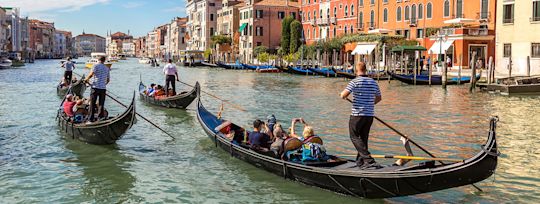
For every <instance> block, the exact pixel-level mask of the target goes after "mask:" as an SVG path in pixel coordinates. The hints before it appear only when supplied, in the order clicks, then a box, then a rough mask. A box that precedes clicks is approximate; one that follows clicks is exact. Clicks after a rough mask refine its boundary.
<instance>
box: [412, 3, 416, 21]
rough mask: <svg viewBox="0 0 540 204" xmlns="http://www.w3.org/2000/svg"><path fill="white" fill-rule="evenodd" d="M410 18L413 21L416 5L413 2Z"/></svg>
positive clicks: (414, 19)
mask: <svg viewBox="0 0 540 204" xmlns="http://www.w3.org/2000/svg"><path fill="white" fill-rule="evenodd" d="M411 18H412V20H413V21H416V5H415V4H413V5H412V6H411Z"/></svg>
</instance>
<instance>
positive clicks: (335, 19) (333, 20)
mask: <svg viewBox="0 0 540 204" xmlns="http://www.w3.org/2000/svg"><path fill="white" fill-rule="evenodd" d="M330 23H331V24H334V25H336V24H337V18H336V17H331V18H330Z"/></svg>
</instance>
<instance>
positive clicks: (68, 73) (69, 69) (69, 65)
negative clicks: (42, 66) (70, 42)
mask: <svg viewBox="0 0 540 204" xmlns="http://www.w3.org/2000/svg"><path fill="white" fill-rule="evenodd" d="M62 67H63V68H64V69H65V71H64V80H65V81H66V85H70V84H71V77H72V75H73V70H74V69H75V63H73V62H72V61H71V57H68V58H67V60H66V61H65V62H64V63H63V64H62Z"/></svg>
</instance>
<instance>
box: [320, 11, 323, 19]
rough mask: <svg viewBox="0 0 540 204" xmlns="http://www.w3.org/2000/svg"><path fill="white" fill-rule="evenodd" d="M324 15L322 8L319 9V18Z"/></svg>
mask: <svg viewBox="0 0 540 204" xmlns="http://www.w3.org/2000/svg"><path fill="white" fill-rule="evenodd" d="M322 17H323V15H322V9H321V10H320V11H319V18H322Z"/></svg>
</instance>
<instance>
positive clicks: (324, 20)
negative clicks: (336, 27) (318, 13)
mask: <svg viewBox="0 0 540 204" xmlns="http://www.w3.org/2000/svg"><path fill="white" fill-rule="evenodd" d="M328 24H330V20H329V19H328V18H318V19H317V25H319V26H324V25H328Z"/></svg>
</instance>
